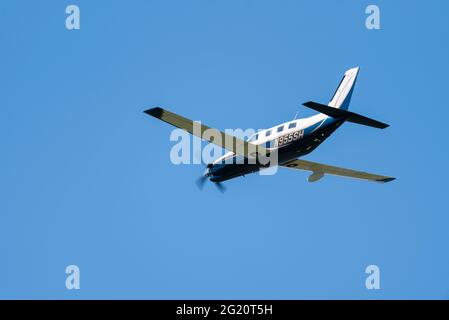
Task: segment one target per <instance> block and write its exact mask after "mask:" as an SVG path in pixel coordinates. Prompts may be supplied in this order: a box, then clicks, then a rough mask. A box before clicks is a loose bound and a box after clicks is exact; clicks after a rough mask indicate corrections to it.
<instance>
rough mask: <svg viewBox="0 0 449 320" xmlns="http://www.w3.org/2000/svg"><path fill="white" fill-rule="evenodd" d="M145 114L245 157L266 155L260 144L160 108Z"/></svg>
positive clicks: (266, 151)
mask: <svg viewBox="0 0 449 320" xmlns="http://www.w3.org/2000/svg"><path fill="white" fill-rule="evenodd" d="M144 112H145V113H146V114H149V115H150V116H153V117H155V118H157V119H160V120H162V121H164V122H167V123H169V124H171V125H173V126H175V127H178V128H180V129H183V130H185V131H187V132H189V133H190V134H192V135H194V136H197V137H199V138H201V139H204V140H206V141H208V142H211V143H214V144H216V145H218V146H220V147H222V148H224V149H227V150H229V151H232V152H234V153H235V154H237V155H241V156H244V157H246V158H249V157H256V156H257V155H266V154H268V150H267V149H265V148H264V147H262V146H260V145H255V144H253V143H250V142H247V141H245V140H243V139H239V138H237V137H234V136H231V135H229V134H227V133H224V132H222V131H219V130H217V129H213V128H210V127H208V126H206V125H204V124H202V123H200V122H196V121H192V120H190V119H187V118H184V117H182V116H180V115H177V114H175V113H173V112H170V111H168V110H165V109H162V108H153V109H149V110H146V111H144Z"/></svg>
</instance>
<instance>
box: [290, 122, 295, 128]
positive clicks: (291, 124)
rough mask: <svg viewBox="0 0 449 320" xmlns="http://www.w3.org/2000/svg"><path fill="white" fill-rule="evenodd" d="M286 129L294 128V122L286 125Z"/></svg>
mask: <svg viewBox="0 0 449 320" xmlns="http://www.w3.org/2000/svg"><path fill="white" fill-rule="evenodd" d="M288 128H289V129H293V128H296V122H292V123H290V124H289V125H288Z"/></svg>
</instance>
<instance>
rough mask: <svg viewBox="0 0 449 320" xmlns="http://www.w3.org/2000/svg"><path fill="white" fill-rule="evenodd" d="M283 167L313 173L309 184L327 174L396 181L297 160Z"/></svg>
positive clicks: (391, 178)
mask: <svg viewBox="0 0 449 320" xmlns="http://www.w3.org/2000/svg"><path fill="white" fill-rule="evenodd" d="M281 166H282V167H286V168H291V169H300V170H307V171H312V174H311V175H310V176H309V179H308V180H309V182H314V181H317V180H319V179H321V178H322V177H323V176H324V175H325V174H332V175H337V176H343V177H350V178H356V179H362V180H369V181H375V182H383V183H385V182H390V181H393V180H395V179H396V178H393V177H387V176H381V175H377V174H371V173H367V172H362V171H355V170H351V169H344V168H339V167H334V166H328V165H326V164H321V163H317V162H312V161H306V160H300V159H296V160H293V161H290V162H287V163H284V164H282V165H281Z"/></svg>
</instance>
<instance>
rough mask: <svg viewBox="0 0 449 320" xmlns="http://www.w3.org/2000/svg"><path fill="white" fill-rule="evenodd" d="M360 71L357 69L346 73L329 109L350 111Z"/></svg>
mask: <svg viewBox="0 0 449 320" xmlns="http://www.w3.org/2000/svg"><path fill="white" fill-rule="evenodd" d="M359 70H360V68H359V67H356V68H352V69H349V70H348V71H346V72H345V75H344V76H343V79H341V81H340V84H339V85H338V88H337V90H336V91H335V93H334V96H333V97H332V99H331V101H330V102H329V104H328V106H329V107H333V108H337V109H342V110H348V108H349V103H350V102H351V97H352V92H353V91H354V86H355V82H356V80H357V75H358V73H359Z"/></svg>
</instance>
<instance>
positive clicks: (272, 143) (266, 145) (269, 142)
mask: <svg viewBox="0 0 449 320" xmlns="http://www.w3.org/2000/svg"><path fill="white" fill-rule="evenodd" d="M275 142H276V140H270V141H267V142H265V148H274V143H275Z"/></svg>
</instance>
